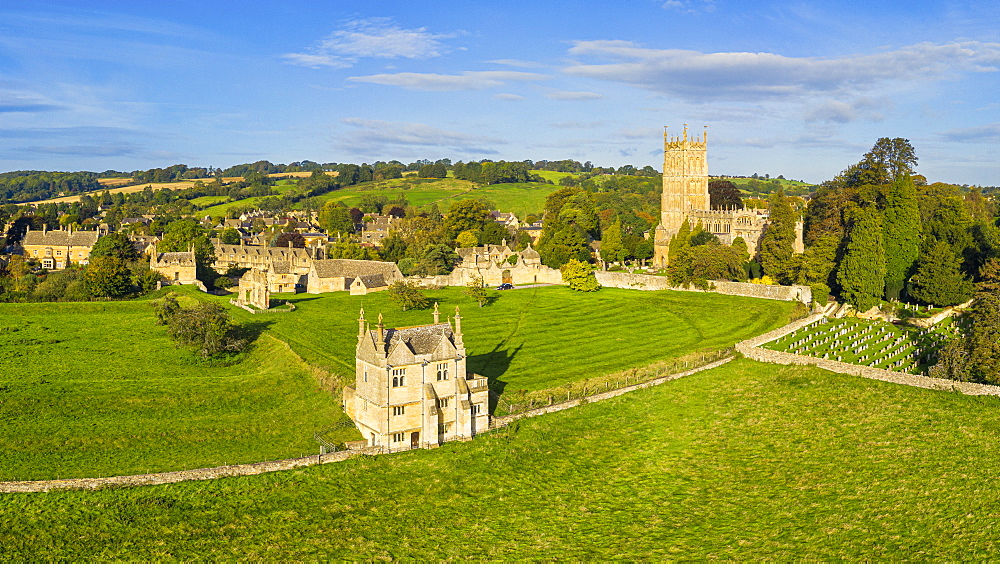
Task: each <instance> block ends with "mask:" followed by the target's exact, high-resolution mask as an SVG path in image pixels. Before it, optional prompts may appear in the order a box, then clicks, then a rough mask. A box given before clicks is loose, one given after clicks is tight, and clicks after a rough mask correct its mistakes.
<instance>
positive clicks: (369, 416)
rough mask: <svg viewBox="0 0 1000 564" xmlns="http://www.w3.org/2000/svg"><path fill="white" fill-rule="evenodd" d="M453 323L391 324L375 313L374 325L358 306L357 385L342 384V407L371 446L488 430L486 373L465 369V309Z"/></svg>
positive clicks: (429, 441) (414, 444)
mask: <svg viewBox="0 0 1000 564" xmlns="http://www.w3.org/2000/svg"><path fill="white" fill-rule="evenodd" d="M454 323H455V325H454V328H453V327H452V325H451V323H450V322H448V321H445V322H443V323H442V322H441V321H440V312H439V311H438V307H437V304H435V305H434V323H431V324H429V325H417V326H413V327H399V328H395V329H387V328H386V327H385V325H383V323H382V315H381V314H379V316H378V325H377V326H376V328H375V329H374V330H371V329H370V328H369V327H368V325H367V322H366V321H365V312H364V310H361V316H360V318H359V319H358V344H357V349H356V354H355V357H356V358H355V384H354V387H345V388H344V410H345V411H346V412H347V414H348V415H349V416H350V417H351V419H353V420H354V423H355V425H356V426H357V428H358V430H359V431H361V435H362V436H363V437H364V438H365V439H366V440H367V441H368V445H369V446H381V447H384V448H388V449H390V450H407V449H412V448H432V447H436V446H438V445H440V444H441V443H443V442H445V441H451V440H468V439H471V438H472V437H473V436H475V435H477V434H478V433H481V432H483V431H486V430H487V429H489V424H490V421H489V389H488V388H487V382H486V377H485V376H480V375H478V374H469V373H468V372H467V371H466V360H467V356H466V351H465V341H464V339H463V335H462V316H461V314H460V313H459V311H458V308H457V307H456V308H455V318H454Z"/></svg>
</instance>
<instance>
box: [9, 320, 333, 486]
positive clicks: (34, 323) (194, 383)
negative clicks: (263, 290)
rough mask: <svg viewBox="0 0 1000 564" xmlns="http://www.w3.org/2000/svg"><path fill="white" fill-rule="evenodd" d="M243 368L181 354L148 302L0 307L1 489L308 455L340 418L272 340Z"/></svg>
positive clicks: (239, 362) (261, 342)
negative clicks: (317, 436)
mask: <svg viewBox="0 0 1000 564" xmlns="http://www.w3.org/2000/svg"><path fill="white" fill-rule="evenodd" d="M262 328H263V327H256V328H255V330H257V331H259V330H261V329H262ZM235 360H236V362H235V363H233V364H230V365H228V366H219V365H213V364H209V363H205V362H204V361H201V360H199V359H197V358H196V357H195V356H194V355H192V354H191V353H189V352H187V351H184V350H178V349H176V348H174V346H173V344H172V342H171V341H170V340H169V339H168V338H167V336H166V329H165V328H164V327H161V326H156V325H155V324H154V322H153V315H152V308H151V306H150V304H149V303H148V302H145V301H141V302H103V303H74V304H3V305H0V451H2V452H3V461H2V463H0V480H25V479H43V478H69V477H88V476H101V475H116V474H119V475H120V474H136V473H144V472H147V471H154V472H155V471H164V470H179V469H186V468H198V467H204V466H215V465H219V464H225V463H236V462H256V461H260V460H269V459H276V458H286V457H293V456H301V455H306V454H311V453H313V452H315V449H316V445H315V443H314V441H313V440H312V433H313V432H314V431H316V430H320V429H322V428H324V427H328V426H329V425H330V424H331V423H332V422H334V421H337V420H338V419H340V418H343V417H344V416H343V414H342V412H341V410H340V406H339V401H338V397H337V396H336V394H331V393H330V392H329V391H325V390H321V389H320V387H319V385H318V383H317V379H316V378H315V377H314V376H313V374H312V373H311V372H310V369H309V367H308V366H307V365H305V364H304V363H303V362H302V361H301V359H299V358H298V357H297V356H296V355H295V354H294V353H293V352H292V351H291V350H290V349H289V348H288V347H287V345H285V344H284V343H281V342H280V341H278V340H276V339H274V338H273V337H270V336H267V335H265V336H263V337H261V338H260V339H258V341H257V342H256V344H255V345H254V346H253V348H252V349H251V350H250V351H249V352H248V353H246V354H245V355H244V356H243V357H241V358H238V359H235Z"/></svg>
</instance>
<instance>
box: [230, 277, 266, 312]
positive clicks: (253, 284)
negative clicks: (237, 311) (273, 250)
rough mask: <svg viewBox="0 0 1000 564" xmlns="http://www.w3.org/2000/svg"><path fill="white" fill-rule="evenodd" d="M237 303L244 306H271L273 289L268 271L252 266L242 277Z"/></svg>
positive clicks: (258, 307)
mask: <svg viewBox="0 0 1000 564" xmlns="http://www.w3.org/2000/svg"><path fill="white" fill-rule="evenodd" d="M236 303H237V305H239V306H243V307H247V306H250V307H255V308H257V309H268V308H270V307H271V289H270V285H269V284H268V279H267V271H266V270H261V269H259V268H251V269H250V270H249V271H248V272H247V273H245V274H244V275H243V277H242V278H240V285H239V288H238V289H237V293H236Z"/></svg>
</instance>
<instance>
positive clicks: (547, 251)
mask: <svg viewBox="0 0 1000 564" xmlns="http://www.w3.org/2000/svg"><path fill="white" fill-rule="evenodd" d="M538 254H539V255H541V257H542V264H544V265H545V266H548V267H549V268H561V267H562V266H563V265H564V264H566V263H567V262H569V261H570V260H573V259H575V260H579V261H589V260H590V245H589V244H588V243H587V237H586V236H585V235H584V234H583V232H582V231H581V229H580V228H579V227H577V226H575V225H566V226H564V227H563V228H562V229H560V230H558V231H549V230H548V229H546V230H545V231H543V232H542V236H541V238H540V239H539V240H538Z"/></svg>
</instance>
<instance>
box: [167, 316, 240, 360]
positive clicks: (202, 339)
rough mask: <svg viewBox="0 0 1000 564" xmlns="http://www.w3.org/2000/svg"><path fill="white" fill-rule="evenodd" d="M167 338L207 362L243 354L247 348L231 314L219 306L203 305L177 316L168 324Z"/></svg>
mask: <svg viewBox="0 0 1000 564" xmlns="http://www.w3.org/2000/svg"><path fill="white" fill-rule="evenodd" d="M167 334H168V335H170V338H171V339H173V340H174V342H175V343H176V344H177V346H184V347H189V348H191V349H192V350H194V352H195V353H196V354H197V355H199V356H202V357H205V358H208V357H212V356H216V355H219V354H221V353H224V352H239V351H241V350H243V349H244V348H246V345H247V341H246V339H243V338H241V337H240V336H239V328H238V327H237V326H236V325H234V324H233V322H232V320H230V318H229V313H227V312H226V309H225V308H223V307H222V306H221V305H219V304H217V303H215V302H201V303H199V304H198V305H196V306H194V307H190V308H183V309H180V310H178V311H176V312H174V313H173V315H171V316H169V319H168V321H167Z"/></svg>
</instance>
